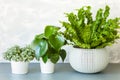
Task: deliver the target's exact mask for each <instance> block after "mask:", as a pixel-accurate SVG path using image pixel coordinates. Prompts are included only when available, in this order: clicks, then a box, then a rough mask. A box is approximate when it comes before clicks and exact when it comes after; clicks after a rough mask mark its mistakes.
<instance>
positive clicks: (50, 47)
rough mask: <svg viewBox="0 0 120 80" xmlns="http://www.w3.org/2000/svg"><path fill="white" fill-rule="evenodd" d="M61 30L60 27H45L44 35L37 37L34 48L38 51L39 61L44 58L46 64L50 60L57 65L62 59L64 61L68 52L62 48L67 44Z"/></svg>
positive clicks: (33, 43)
mask: <svg viewBox="0 0 120 80" xmlns="http://www.w3.org/2000/svg"><path fill="white" fill-rule="evenodd" d="M59 29H60V28H59V27H55V26H51V25H48V26H46V27H45V30H44V33H42V34H38V35H36V36H35V38H34V40H33V42H32V46H33V48H34V49H35V51H36V54H35V56H36V59H37V60H39V59H40V58H42V60H43V62H44V63H46V62H47V60H48V59H50V60H51V62H52V63H57V61H58V60H59V58H60V57H61V58H62V60H63V61H64V59H65V57H66V51H65V50H64V49H61V47H62V46H63V45H64V44H65V39H64V37H63V35H61V33H60V32H59Z"/></svg>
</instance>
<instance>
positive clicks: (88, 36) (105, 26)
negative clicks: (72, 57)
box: [61, 6, 120, 49]
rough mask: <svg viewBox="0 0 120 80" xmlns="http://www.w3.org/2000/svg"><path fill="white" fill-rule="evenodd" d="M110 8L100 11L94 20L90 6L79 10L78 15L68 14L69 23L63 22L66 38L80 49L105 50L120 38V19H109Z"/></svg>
mask: <svg viewBox="0 0 120 80" xmlns="http://www.w3.org/2000/svg"><path fill="white" fill-rule="evenodd" d="M109 10H110V8H109V6H106V7H105V10H103V9H101V8H100V9H99V10H98V11H97V14H96V18H95V19H93V17H92V13H91V7H90V6H84V7H82V8H80V9H78V10H77V11H78V12H77V14H75V13H73V12H71V13H66V15H67V18H68V22H64V21H63V22H61V23H62V25H63V27H65V29H66V30H65V31H64V32H63V34H64V37H65V38H66V39H67V40H70V41H71V42H72V43H73V45H74V46H76V47H79V48H86V49H94V48H104V47H105V46H109V45H111V44H113V43H114V42H115V39H118V38H120V34H119V33H118V28H120V18H114V19H107V18H108V16H109Z"/></svg>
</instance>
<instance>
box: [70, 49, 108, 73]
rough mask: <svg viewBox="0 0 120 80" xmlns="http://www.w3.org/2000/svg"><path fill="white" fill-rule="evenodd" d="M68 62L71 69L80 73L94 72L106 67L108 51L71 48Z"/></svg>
mask: <svg viewBox="0 0 120 80" xmlns="http://www.w3.org/2000/svg"><path fill="white" fill-rule="evenodd" d="M69 62H70V65H71V66H72V68H73V69H75V70H76V71H78V72H82V73H96V72H100V71H102V70H103V69H105V68H106V66H107V65H108V63H109V53H108V52H107V51H106V49H105V48H103V49H80V48H73V49H72V50H71V51H70V54H69Z"/></svg>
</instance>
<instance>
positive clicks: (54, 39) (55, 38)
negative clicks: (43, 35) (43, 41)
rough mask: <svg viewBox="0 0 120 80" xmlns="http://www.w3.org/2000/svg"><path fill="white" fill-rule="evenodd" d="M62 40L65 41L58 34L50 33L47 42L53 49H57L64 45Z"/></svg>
mask: <svg viewBox="0 0 120 80" xmlns="http://www.w3.org/2000/svg"><path fill="white" fill-rule="evenodd" d="M64 42H65V39H64V37H63V36H62V35H60V34H57V35H51V36H50V37H49V43H50V45H51V46H52V47H53V48H54V49H55V50H59V49H60V48H61V47H62V46H63V45H64Z"/></svg>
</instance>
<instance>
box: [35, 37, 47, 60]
mask: <svg viewBox="0 0 120 80" xmlns="http://www.w3.org/2000/svg"><path fill="white" fill-rule="evenodd" d="M47 50H48V43H47V41H46V40H44V39H41V40H40V42H39V45H38V46H36V50H35V51H36V52H35V56H36V59H37V60H39V58H40V57H41V56H43V55H45V54H46V52H47Z"/></svg>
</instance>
